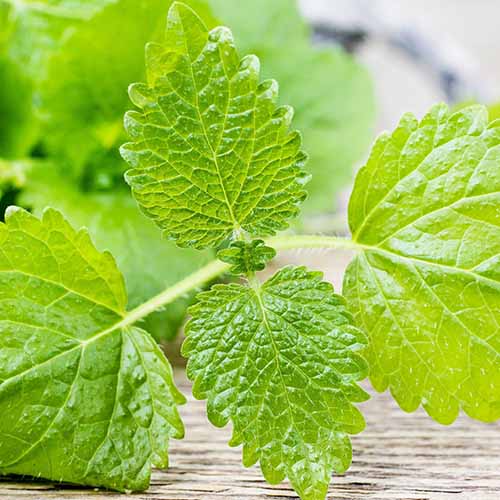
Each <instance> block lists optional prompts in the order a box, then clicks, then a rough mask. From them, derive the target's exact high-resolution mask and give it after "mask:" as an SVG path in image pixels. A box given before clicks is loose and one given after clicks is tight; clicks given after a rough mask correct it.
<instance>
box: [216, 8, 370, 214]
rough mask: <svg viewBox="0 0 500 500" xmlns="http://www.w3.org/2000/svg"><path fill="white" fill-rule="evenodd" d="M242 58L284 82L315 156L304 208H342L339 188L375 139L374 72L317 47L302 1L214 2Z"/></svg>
mask: <svg viewBox="0 0 500 500" xmlns="http://www.w3.org/2000/svg"><path fill="white" fill-rule="evenodd" d="M210 5H211V7H212V9H213V11H214V14H215V15H216V16H217V17H218V18H219V19H220V20H221V21H222V22H223V23H224V24H226V25H227V26H229V27H230V28H231V29H232V31H233V33H234V36H235V39H236V43H237V45H238V47H239V48H240V50H241V52H242V53H245V54H255V55H256V56H257V57H259V59H260V61H261V64H262V72H263V76H264V78H268V77H273V78H276V80H277V81H278V82H279V83H280V95H281V100H282V102H285V103H288V104H291V105H292V106H293V108H294V110H295V115H294V125H295V127H297V129H298V130H300V131H301V133H302V134H303V136H304V149H305V150H306V151H307V153H308V155H309V161H308V162H307V170H308V172H310V173H311V174H312V179H311V182H310V183H309V184H308V185H307V191H308V193H309V196H308V198H307V200H306V201H305V202H304V205H303V211H304V212H306V213H308V214H310V213H313V214H314V213H318V212H324V211H330V210H333V209H334V208H335V201H336V197H335V194H336V191H338V190H339V189H340V188H341V187H343V186H344V185H345V184H347V183H348V182H349V181H350V179H351V178H352V173H353V166H354V164H355V163H356V162H357V161H360V160H361V159H362V157H363V155H364V154H365V153H366V152H367V150H368V146H369V143H370V141H371V139H372V134H373V123H374V117H375V97H374V91H373V84H372V81H371V77H370V75H369V74H368V71H367V70H366V69H365V68H363V67H362V66H361V65H360V64H358V63H357V62H356V61H355V60H354V59H353V57H352V56H351V55H349V54H347V53H345V52H344V51H343V50H342V49H340V48H338V47H327V46H325V45H319V44H317V45H316V46H315V45H313V43H312V33H311V29H310V27H309V26H308V25H307V24H306V22H305V21H304V20H303V19H302V18H301V15H300V13H299V9H298V8H297V1H296V0H272V1H270V0H252V1H247V2H241V1H235V0H210Z"/></svg>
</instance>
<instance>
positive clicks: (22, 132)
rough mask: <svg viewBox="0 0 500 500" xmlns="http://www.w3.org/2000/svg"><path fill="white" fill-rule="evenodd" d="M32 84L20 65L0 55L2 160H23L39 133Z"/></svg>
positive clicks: (0, 148)
mask: <svg viewBox="0 0 500 500" xmlns="http://www.w3.org/2000/svg"><path fill="white" fill-rule="evenodd" d="M31 92H32V88H31V83H30V81H29V80H28V79H26V78H25V77H24V76H23V75H22V73H21V72H20V71H19V69H18V67H17V65H16V64H14V63H12V62H11V61H9V59H8V58H6V57H4V56H3V55H2V54H0V157H3V158H20V157H22V156H23V155H25V154H27V153H28V152H29V149H30V147H31V146H32V145H33V142H34V141H35V138H36V134H37V124H36V120H35V118H34V117H33V112H32V107H31Z"/></svg>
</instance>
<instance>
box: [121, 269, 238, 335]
mask: <svg viewBox="0 0 500 500" xmlns="http://www.w3.org/2000/svg"><path fill="white" fill-rule="evenodd" d="M229 268H230V266H229V264H225V263H224V262H221V261H220V260H214V261H212V262H210V263H209V264H207V265H206V266H204V267H202V268H201V269H198V271H195V272H194V273H192V274H190V275H189V276H187V277H186V278H184V279H183V280H181V281H178V282H177V283H176V284H175V285H173V286H171V287H169V288H167V289H165V290H163V292H161V293H160V294H158V295H155V296H154V297H153V298H151V299H149V300H148V301H147V302H144V303H143V304H141V305H140V306H138V307H136V308H135V309H132V310H131V311H129V312H128V313H127V315H126V316H125V318H124V320H123V321H122V322H121V324H120V326H121V327H124V326H128V325H132V324H134V323H136V322H137V321H140V320H141V319H143V318H145V317H146V316H148V315H149V314H151V313H152V312H155V311H157V310H158V309H161V308H162V307H163V306H166V305H167V304H170V303H172V302H174V301H175V300H176V299H178V298H180V297H182V296H183V295H184V294H186V293H188V292H190V291H191V290H193V289H196V288H199V287H202V286H203V285H205V284H206V283H208V282H209V281H212V280H213V279H215V278H217V276H220V275H221V274H223V273H224V272H226V271H227V270H228V269H229Z"/></svg>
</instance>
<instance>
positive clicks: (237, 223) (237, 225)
mask: <svg viewBox="0 0 500 500" xmlns="http://www.w3.org/2000/svg"><path fill="white" fill-rule="evenodd" d="M179 17H180V22H181V24H182V30H183V32H184V37H183V39H184V47H185V49H186V55H187V57H188V59H189V63H190V64H189V71H190V73H191V79H192V82H193V87H194V96H195V109H196V113H197V114H198V119H199V120H200V124H201V127H202V129H203V135H204V136H205V141H206V143H207V145H208V147H209V149H210V151H211V153H212V158H213V161H214V165H215V170H216V173H217V177H218V178H219V182H220V185H221V189H222V193H223V195H224V200H225V203H226V206H227V208H228V210H229V216H230V218H231V220H232V222H233V229H235V230H237V229H239V227H240V224H239V222H238V221H237V220H236V217H235V215H234V212H233V207H232V205H231V203H230V202H229V197H228V194H227V191H226V186H225V184H224V181H223V178H222V174H221V170H220V166H219V161H218V157H217V154H216V152H215V151H214V149H213V147H212V144H211V142H210V139H209V136H208V133H207V130H206V127H205V122H204V121H203V118H202V116H201V113H200V102H199V95H198V85H197V82H196V78H195V75H194V71H193V60H192V59H191V55H190V52H189V47H188V45H187V39H188V37H187V32H186V29H185V27H184V21H183V19H182V16H179ZM203 50H204V48H203V49H202V52H203ZM221 133H222V134H224V130H222V132H221Z"/></svg>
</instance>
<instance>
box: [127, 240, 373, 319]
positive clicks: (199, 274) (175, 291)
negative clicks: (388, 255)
mask: <svg viewBox="0 0 500 500" xmlns="http://www.w3.org/2000/svg"><path fill="white" fill-rule="evenodd" d="M266 243H267V244H268V245H269V246H271V247H273V248H275V249H276V250H291V249H297V248H336V249H342V250H358V251H359V250H362V249H363V248H364V247H363V245H360V244H358V243H356V242H354V241H352V240H350V239H348V238H339V237H335V236H307V235H298V236H278V237H275V238H269V239H268V240H267V242H266ZM230 267H231V266H230V265H229V264H225V263H224V262H221V261H219V260H214V261H212V262H210V263H209V264H207V265H206V266H204V267H202V268H201V269H198V271H195V272H194V273H192V274H190V275H189V276H187V277H186V278H184V279H183V280H181V281H179V282H178V283H176V284H175V285H173V286H171V287H169V288H167V289H165V290H164V291H163V292H161V293H160V294H158V295H156V296H154V297H153V298H151V299H150V300H148V301H147V302H144V303H143V304H141V305H140V306H138V307H136V308H135V309H132V310H131V311H129V312H128V313H127V314H126V316H125V317H124V318H123V320H122V321H121V322H120V327H125V326H129V325H132V324H134V323H136V322H137V321H140V320H141V319H143V318H145V317H146V316H148V315H149V314H151V313H152V312H154V311H157V310H158V309H161V308H162V307H163V306H166V305H167V304H170V303H172V302H174V301H175V300H176V299H178V298H180V297H181V296H182V295H184V294H186V293H188V292H190V291H191V290H193V289H196V288H199V287H201V286H203V285H205V284H206V283H208V282H209V281H212V280H213V279H215V278H217V276H220V275H221V274H223V273H225V272H226V271H228V270H229V268H230Z"/></svg>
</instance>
